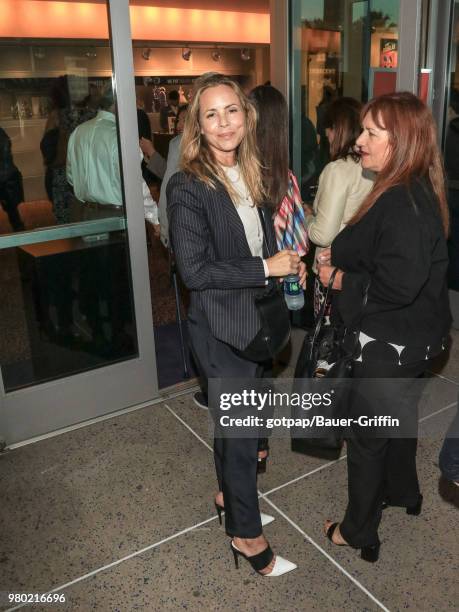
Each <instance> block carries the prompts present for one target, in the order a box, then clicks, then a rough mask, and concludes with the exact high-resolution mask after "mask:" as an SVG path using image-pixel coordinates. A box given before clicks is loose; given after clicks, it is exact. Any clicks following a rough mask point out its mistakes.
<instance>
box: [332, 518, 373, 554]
mask: <svg viewBox="0 0 459 612" xmlns="http://www.w3.org/2000/svg"><path fill="white" fill-rule="evenodd" d="M337 527H339V523H332V524H331V525H330V526H329V528H328V529H327V530H326V532H325V534H326V536H327V538H328V539H329V540H330V542H331V543H332V544H334V545H335V546H349V544H337V543H336V542H334V541H333V534H334V533H335V531H336V528H337ZM380 546H381V545H380V544H379V543H378V544H371V545H369V546H362V547H361V548H360V557H361V559H363V560H364V561H368V562H369V563H375V562H376V561H377V560H378V558H379V548H380Z"/></svg>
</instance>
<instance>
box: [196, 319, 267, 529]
mask: <svg viewBox="0 0 459 612" xmlns="http://www.w3.org/2000/svg"><path fill="white" fill-rule="evenodd" d="M188 330H189V334H190V340H191V343H192V345H193V351H194V352H195V354H196V356H197V359H198V360H199V365H200V368H201V369H202V373H203V375H204V376H205V378H206V379H209V378H256V377H257V376H258V375H259V373H260V370H261V368H260V366H258V365H257V364H256V363H253V362H251V361H247V360H245V359H242V358H241V357H239V356H237V355H236V354H235V353H234V352H233V350H232V349H231V348H230V347H229V346H228V345H227V344H225V343H223V342H220V341H219V340H217V339H216V338H215V337H214V336H213V335H212V333H211V331H210V329H209V325H208V323H207V319H206V316H205V315H204V313H203V312H201V311H200V310H197V309H196V308H192V309H191V310H190V312H189V314H188ZM209 409H210V411H211V412H212V416H213V417H214V418H215V414H216V412H215V407H214V406H212V405H211V404H209ZM216 434H217V435H216V437H215V440H214V459H215V468H216V471H217V479H218V486H219V488H220V491H223V497H224V500H225V519H226V520H225V527H226V532H227V534H228V535H230V536H236V537H239V538H256V537H258V536H259V535H260V534H261V533H262V528H261V520H260V509H259V507H258V493H257V450H258V438H241V439H240V438H223V437H218V432H216Z"/></svg>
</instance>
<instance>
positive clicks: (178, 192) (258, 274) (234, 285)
mask: <svg viewBox="0 0 459 612" xmlns="http://www.w3.org/2000/svg"><path fill="white" fill-rule="evenodd" d="M264 212H265V214H264V218H265V221H266V223H265V226H266V230H267V236H266V241H267V243H268V248H269V250H270V252H271V253H272V254H274V253H276V252H277V248H276V241H275V237H274V230H273V226H272V222H271V221H270V218H271V216H270V214H269V212H268V211H266V210H265V211H264ZM167 213H168V218H169V232H170V237H171V240H172V246H173V249H174V252H175V257H176V261H177V267H178V270H179V273H180V276H181V278H182V280H183V282H184V283H185V285H186V286H187V287H188V289H190V291H191V303H190V309H191V308H199V309H200V310H202V311H203V312H204V314H205V315H206V317H207V320H208V322H209V327H210V329H211V332H212V334H213V335H214V337H215V338H217V339H218V340H221V341H223V342H226V343H227V344H230V345H231V346H234V347H236V348H237V349H240V350H243V349H244V348H245V347H246V346H247V345H248V344H249V343H250V342H251V340H252V339H253V338H254V337H255V335H256V334H257V332H258V330H259V329H260V327H261V322H260V319H259V316H258V311H257V310H256V308H255V305H254V296H255V295H256V294H257V293H259V292H260V289H263V288H264V287H265V281H266V279H265V272H264V267H263V260H262V259H261V257H253V256H252V255H251V253H250V249H249V245H248V243H247V239H246V236H245V232H244V226H243V225H242V221H241V219H240V217H239V215H238V212H237V210H236V207H235V206H234V204H233V202H232V201H231V198H230V197H229V195H228V193H227V191H226V190H225V189H224V187H223V186H222V185H218V186H217V189H212V188H210V187H208V186H207V185H205V184H204V183H202V182H201V181H198V180H196V179H194V178H192V177H189V176H187V175H186V174H185V173H184V172H177V173H176V174H174V175H173V176H172V177H171V179H170V181H169V184H168V186H167ZM265 248H266V247H265ZM264 256H265V257H268V253H267V252H266V253H264Z"/></svg>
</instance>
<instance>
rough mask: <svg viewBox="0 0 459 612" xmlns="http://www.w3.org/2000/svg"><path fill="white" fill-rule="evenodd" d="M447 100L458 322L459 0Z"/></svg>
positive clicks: (447, 153) (452, 265) (452, 274)
mask: <svg viewBox="0 0 459 612" xmlns="http://www.w3.org/2000/svg"><path fill="white" fill-rule="evenodd" d="M449 65H450V69H449V83H448V89H449V91H448V101H447V111H446V122H445V137H444V143H445V151H444V153H445V169H446V174H447V178H448V202H449V208H450V215H451V231H450V239H449V243H448V245H449V255H450V266H449V271H448V283H449V287H450V289H452V290H453V291H452V292H451V304H452V308H453V312H454V318H455V320H456V323H457V312H458V305H459V298H458V295H459V294H458V293H457V292H458V291H459V2H458V1H457V0H456V1H455V2H454V5H453V21H452V36H451V48H450V60H449Z"/></svg>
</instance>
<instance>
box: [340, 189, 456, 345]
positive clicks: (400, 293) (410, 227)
mask: <svg viewBox="0 0 459 612" xmlns="http://www.w3.org/2000/svg"><path fill="white" fill-rule="evenodd" d="M332 263H333V265H335V266H338V267H339V268H341V269H342V270H343V271H344V273H345V274H344V276H343V287H342V291H340V292H338V298H337V300H336V304H337V306H338V311H339V314H340V315H341V317H342V319H343V321H344V323H345V325H346V326H347V327H349V328H352V327H355V326H356V325H358V320H359V315H360V311H361V304H362V295H363V290H364V289H363V288H364V286H365V285H366V283H367V282H368V281H369V282H370V287H369V291H368V302H367V305H366V306H365V308H364V310H363V313H362V321H361V330H362V331H363V332H364V333H365V334H367V335H369V336H371V337H372V338H376V339H377V340H381V341H383V342H391V343H394V344H398V345H403V346H406V347H427V346H432V345H437V344H440V346H441V339H442V338H444V337H445V336H447V335H448V330H449V327H450V323H451V315H450V311H449V303H448V292H447V286H446V271H447V267H448V254H447V248H446V240H445V236H444V231H443V226H442V223H441V219H440V214H439V210H438V206H437V204H436V201H435V197H434V195H433V193H432V191H431V190H430V188H429V187H427V184H426V182H425V181H422V180H415V181H413V182H412V184H411V185H410V187H408V186H404V185H399V186H396V187H393V188H391V189H389V190H388V191H387V192H385V193H384V194H383V195H382V196H380V197H379V198H378V200H377V201H376V202H375V204H374V205H373V207H372V208H371V209H370V210H369V211H368V213H367V214H366V215H365V216H364V217H363V218H362V219H361V220H360V221H359V222H358V223H356V224H355V225H352V226H347V227H346V228H345V229H344V230H343V231H342V232H341V233H340V234H338V236H337V237H336V238H335V240H334V241H333V244H332Z"/></svg>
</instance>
